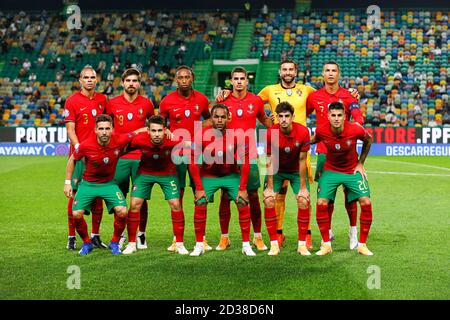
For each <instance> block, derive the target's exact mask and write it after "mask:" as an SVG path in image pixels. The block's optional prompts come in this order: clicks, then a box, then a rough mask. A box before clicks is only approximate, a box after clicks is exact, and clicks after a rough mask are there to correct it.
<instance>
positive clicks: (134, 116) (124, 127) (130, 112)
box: [106, 94, 155, 160]
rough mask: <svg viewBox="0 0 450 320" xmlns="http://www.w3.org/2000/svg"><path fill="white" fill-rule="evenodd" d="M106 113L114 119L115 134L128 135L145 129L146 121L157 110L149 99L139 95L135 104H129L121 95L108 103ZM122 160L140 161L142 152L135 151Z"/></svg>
mask: <svg viewBox="0 0 450 320" xmlns="http://www.w3.org/2000/svg"><path fill="white" fill-rule="evenodd" d="M106 113H107V114H109V115H111V117H112V118H113V119H114V132H116V133H128V132H131V131H134V130H137V129H139V128H142V127H145V121H146V120H147V119H148V118H150V117H151V116H152V115H154V114H155V108H154V106H153V103H152V102H151V101H150V100H149V99H147V98H145V97H143V96H141V95H138V96H137V97H136V99H134V101H133V102H129V101H128V100H127V99H125V96H124V95H123V94H121V95H120V96H117V97H115V98H113V99H111V100H109V101H108V103H107V105H106ZM122 158H123V159H135V160H139V159H140V158H141V152H140V150H133V151H131V152H129V153H127V154H126V155H124V156H123V157H122Z"/></svg>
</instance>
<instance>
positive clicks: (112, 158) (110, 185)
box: [64, 114, 147, 255]
mask: <svg viewBox="0 0 450 320" xmlns="http://www.w3.org/2000/svg"><path fill="white" fill-rule="evenodd" d="M112 130H113V122H112V119H111V117H110V116H108V115H105V114H101V115H99V116H98V117H97V118H96V120H95V135H91V136H90V137H89V138H88V139H86V140H85V141H83V142H82V143H80V145H79V146H78V148H77V149H76V150H75V152H74V153H73V154H72V155H71V156H70V158H69V161H68V162H67V168H66V180H65V182H64V194H65V195H66V196H67V197H72V196H73V189H72V186H71V179H72V174H73V172H74V169H75V161H84V162H85V165H86V170H85V171H84V173H83V180H82V181H81V183H80V187H79V189H78V192H77V193H76V195H75V197H74V201H73V207H72V211H73V220H74V224H75V228H76V230H77V232H78V234H79V235H80V237H81V239H83V245H82V247H81V250H80V251H79V254H81V255H86V254H88V253H89V252H90V251H92V249H93V248H94V247H93V245H92V243H91V239H90V238H89V235H88V232H87V225H86V221H85V220H84V217H83V214H84V213H85V212H86V211H88V210H89V209H90V208H91V205H92V203H93V202H94V201H95V199H96V198H101V199H103V200H105V203H106V207H107V208H108V212H110V213H112V212H114V234H113V237H112V240H111V242H110V245H109V248H110V249H111V252H112V253H113V254H121V252H120V249H119V242H118V241H119V239H120V235H121V234H122V232H123V230H124V229H125V226H126V219H127V203H126V200H125V198H124V196H123V194H122V192H121V191H120V189H119V187H118V186H117V184H116V183H115V181H114V172H115V170H116V165H117V161H118V160H119V157H120V156H121V155H123V154H124V153H125V152H126V147H127V146H128V144H129V143H130V141H131V139H132V138H133V136H135V135H136V134H137V133H139V132H141V131H144V130H147V129H146V128H141V129H139V130H136V131H134V132H132V133H129V134H122V135H119V134H113V133H112Z"/></svg>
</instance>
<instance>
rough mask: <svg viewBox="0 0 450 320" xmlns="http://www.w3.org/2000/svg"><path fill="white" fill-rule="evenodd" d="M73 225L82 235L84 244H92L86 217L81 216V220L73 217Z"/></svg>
mask: <svg viewBox="0 0 450 320" xmlns="http://www.w3.org/2000/svg"><path fill="white" fill-rule="evenodd" d="M73 224H74V225H75V228H76V229H77V232H78V234H79V235H80V237H81V239H82V240H83V242H84V243H91V238H90V237H89V234H88V230H87V223H86V220H84V217H83V216H81V218H78V219H77V218H75V217H73Z"/></svg>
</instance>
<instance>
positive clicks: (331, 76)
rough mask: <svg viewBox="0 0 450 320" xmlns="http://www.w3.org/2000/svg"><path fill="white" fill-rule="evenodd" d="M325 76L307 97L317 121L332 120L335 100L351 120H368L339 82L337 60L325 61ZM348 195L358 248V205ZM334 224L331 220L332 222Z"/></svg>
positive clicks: (321, 149)
mask: <svg viewBox="0 0 450 320" xmlns="http://www.w3.org/2000/svg"><path fill="white" fill-rule="evenodd" d="M322 76H323V79H324V84H325V85H324V87H323V88H321V89H319V90H317V91H315V92H313V93H311V94H310V95H309V96H308V100H307V101H306V109H307V113H308V114H311V113H312V112H313V111H316V124H317V126H320V125H322V124H325V123H328V105H329V104H330V103H332V102H336V101H339V102H342V104H343V105H344V108H345V118H346V120H348V121H350V118H353V121H355V122H357V123H359V124H360V125H363V124H364V116H363V114H362V112H361V110H360V108H359V103H358V100H356V99H355V98H354V97H353V96H352V95H351V94H350V92H349V91H348V90H346V89H344V88H342V87H340V86H339V77H340V68H339V65H338V64H337V63H336V62H335V61H328V62H326V63H325V64H324V66H323V70H322ZM326 151H327V149H326V148H325V146H324V144H323V142H320V143H319V144H318V145H317V149H316V152H317V154H318V155H317V166H316V174H315V177H314V180H315V181H319V178H320V175H321V174H322V170H323V165H324V163H325V159H326ZM344 195H345V208H346V210H347V214H348V217H349V221H350V227H349V239H350V249H352V250H353V249H356V246H357V245H358V231H357V229H356V223H357V219H358V206H357V204H356V201H353V202H348V200H347V192H346V190H345V189H344ZM333 210H334V202H333V201H330V202H329V204H328V213H329V215H330V221H331V217H332V215H333ZM330 227H331V224H330ZM333 238H334V236H333V232H332V231H331V228H330V239H331V240H333Z"/></svg>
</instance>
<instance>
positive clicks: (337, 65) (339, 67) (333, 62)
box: [323, 60, 341, 72]
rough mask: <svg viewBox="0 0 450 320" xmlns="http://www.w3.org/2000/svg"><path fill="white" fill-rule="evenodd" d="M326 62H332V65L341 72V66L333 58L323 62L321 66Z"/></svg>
mask: <svg viewBox="0 0 450 320" xmlns="http://www.w3.org/2000/svg"><path fill="white" fill-rule="evenodd" d="M326 64H334V65H335V66H336V67H337V68H338V71H339V72H341V66H340V65H339V63H337V62H336V61H334V60H329V61H327V62H325V63H324V64H323V66H324V67H325V65H326Z"/></svg>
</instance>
